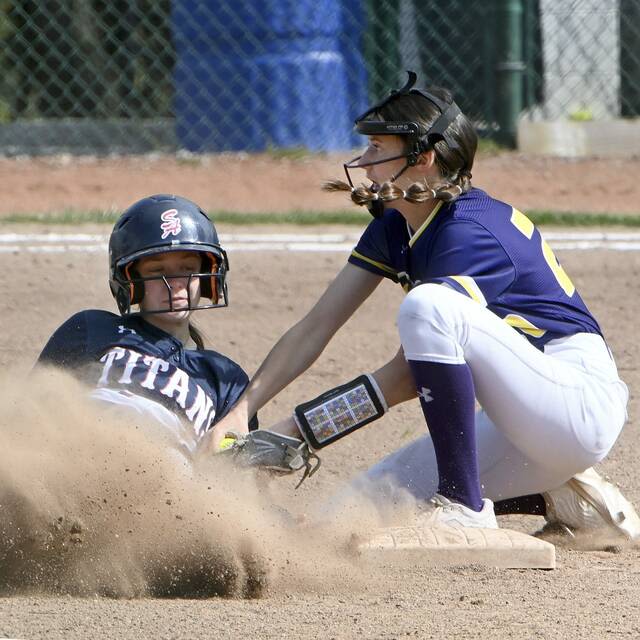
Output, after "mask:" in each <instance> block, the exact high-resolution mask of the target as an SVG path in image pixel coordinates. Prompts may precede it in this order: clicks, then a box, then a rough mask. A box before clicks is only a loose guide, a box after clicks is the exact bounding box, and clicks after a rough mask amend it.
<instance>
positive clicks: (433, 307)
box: [398, 284, 459, 327]
mask: <svg viewBox="0 0 640 640" xmlns="http://www.w3.org/2000/svg"><path fill="white" fill-rule="evenodd" d="M457 297H458V296H457V295H456V292H454V291H452V290H451V289H449V288H448V287H446V286H443V285H441V284H422V285H420V286H418V287H415V288H414V289H412V290H411V291H410V292H409V293H408V294H407V296H406V297H405V299H404V300H403V301H402V304H401V305H400V309H399V311H398V326H402V325H404V326H410V325H412V324H416V323H418V324H420V325H421V326H424V325H433V326H438V327H445V326H447V325H449V324H452V323H454V322H456V321H457V317H458V316H459V310H458V309H457V305H456V301H457Z"/></svg>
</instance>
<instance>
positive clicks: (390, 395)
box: [268, 348, 416, 438]
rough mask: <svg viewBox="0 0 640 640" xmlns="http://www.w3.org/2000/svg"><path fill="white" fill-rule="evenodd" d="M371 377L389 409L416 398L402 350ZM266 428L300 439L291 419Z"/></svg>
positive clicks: (413, 383)
mask: <svg viewBox="0 0 640 640" xmlns="http://www.w3.org/2000/svg"><path fill="white" fill-rule="evenodd" d="M371 375H372V376H373V377H374V378H375V381H376V382H377V383H378V387H379V388H380V391H381V392H382V395H383V396H384V398H385V400H386V403H387V406H388V407H389V408H391V407H393V406H395V405H397V404H401V403H402V402H406V401H407V400H412V399H413V398H415V397H416V387H415V382H414V380H413V376H412V375H411V369H410V368H409V365H408V364H407V361H406V360H405V357H404V352H403V350H402V348H400V349H399V350H398V352H397V353H396V355H395V356H394V357H393V358H392V359H391V360H389V362H387V363H386V364H385V365H383V366H382V367H380V368H379V369H377V370H376V371H374V372H373V373H372V374H371ZM268 428H269V430H270V431H276V432H278V433H283V434H285V435H288V436H294V437H296V438H300V437H301V436H300V432H299V431H298V427H297V426H296V423H295V420H294V419H293V417H289V418H285V419H284V420H281V421H280V422H278V423H276V424H275V425H273V426H270V427H268Z"/></svg>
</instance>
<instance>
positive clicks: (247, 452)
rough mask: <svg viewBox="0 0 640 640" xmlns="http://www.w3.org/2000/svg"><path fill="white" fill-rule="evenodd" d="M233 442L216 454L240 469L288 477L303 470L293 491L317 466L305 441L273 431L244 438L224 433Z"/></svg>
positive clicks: (261, 430)
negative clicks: (225, 457)
mask: <svg viewBox="0 0 640 640" xmlns="http://www.w3.org/2000/svg"><path fill="white" fill-rule="evenodd" d="M228 439H232V440H233V442H232V443H231V444H230V445H229V446H227V447H226V448H225V449H223V450H222V451H221V452H220V454H221V455H224V456H230V457H231V458H232V459H233V460H234V462H235V463H236V464H237V465H238V466H241V467H255V468H258V469H264V470H267V471H270V472H272V473H275V474H289V473H294V472H295V471H299V470H300V469H304V473H303V475H302V478H301V479H300V482H298V484H297V485H296V489H297V488H298V487H299V486H300V485H301V484H302V483H303V482H304V481H305V480H306V479H307V478H308V477H310V476H312V475H313V474H314V473H315V472H316V471H317V470H318V469H319V467H320V458H318V456H317V455H316V454H315V453H313V451H311V450H310V449H309V446H308V445H307V443H306V442H304V441H302V440H298V438H292V437H291V436H285V435H283V434H281V433H276V432H275V431H268V430H266V429H257V430H255V431H250V432H249V433H247V434H246V435H242V436H238V435H237V434H234V433H228V434H227V435H226V437H225V440H227V441H228Z"/></svg>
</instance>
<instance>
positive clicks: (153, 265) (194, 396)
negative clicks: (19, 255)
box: [38, 195, 248, 454]
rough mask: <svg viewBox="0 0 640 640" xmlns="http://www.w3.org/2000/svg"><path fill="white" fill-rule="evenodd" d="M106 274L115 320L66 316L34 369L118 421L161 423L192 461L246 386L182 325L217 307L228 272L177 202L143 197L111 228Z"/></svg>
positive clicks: (205, 223) (210, 232)
mask: <svg viewBox="0 0 640 640" xmlns="http://www.w3.org/2000/svg"><path fill="white" fill-rule="evenodd" d="M109 266H110V278H109V285H110V287H111V292H112V294H113V296H114V298H115V299H116V302H117V305H118V309H119V311H120V315H116V314H113V313H110V312H108V311H99V310H88V311H82V312H80V313H77V314H75V315H73V316H72V317H71V318H69V319H68V320H67V321H66V322H65V323H64V324H63V325H62V326H61V327H60V328H59V329H57V330H56V331H55V333H54V334H53V335H52V336H51V338H50V339H49V341H48V343H47V344H46V346H45V348H44V350H43V351H42V353H41V354H40V357H39V358H38V363H39V364H50V365H55V366H57V367H60V368H63V369H66V370H68V371H70V372H71V373H73V374H74V375H75V376H77V377H78V378H80V379H81V380H83V381H85V382H87V383H89V385H90V386H91V387H92V388H93V391H92V394H91V395H92V397H93V398H95V399H96V400H98V401H100V402H103V403H107V404H108V405H109V406H110V407H111V408H112V410H113V411H118V412H119V414H122V415H123V416H124V417H125V418H126V417H127V416H128V417H129V418H136V417H140V416H142V417H143V418H146V419H148V420H150V421H151V422H152V423H154V424H155V423H158V424H160V425H162V426H163V427H165V428H166V429H167V430H168V431H167V432H166V433H167V434H169V435H170V437H171V440H172V441H173V442H175V443H176V445H177V447H178V449H179V450H180V451H182V452H183V453H187V454H192V453H193V452H194V450H195V448H196V447H197V444H198V442H199V440H200V438H201V436H202V434H204V433H205V432H206V431H207V430H209V429H210V428H211V427H212V425H214V424H215V423H216V422H217V421H219V420H220V419H221V418H222V417H224V416H225V415H226V413H227V412H228V410H229V408H230V407H231V406H233V404H234V403H235V402H236V401H237V399H238V398H239V397H240V395H241V394H242V392H243V391H244V390H245V388H246V386H247V383H248V377H247V375H246V373H245V372H244V371H243V370H242V369H241V368H240V367H239V366H238V365H237V364H236V363H235V362H233V361H231V360H230V359H229V358H226V357H225V356H223V355H221V354H220V353H217V352H215V351H210V350H206V349H205V348H204V344H203V339H202V336H201V334H200V332H199V331H198V330H197V328H196V327H195V326H194V325H193V324H192V322H191V315H192V312H193V311H194V310H196V309H211V308H215V307H221V306H226V305H227V285H226V272H227V270H228V268H229V265H228V260H227V256H226V253H225V251H224V250H223V249H222V247H221V246H220V243H219V241H218V235H217V233H216V229H215V227H214V225H213V223H212V222H211V220H209V218H208V217H207V215H206V214H205V213H204V211H202V210H201V209H200V208H199V207H198V206H197V205H196V204H194V203H193V202H191V201H189V200H187V199H185V198H180V197H177V196H170V195H156V196H151V197H148V198H144V199H143V200H140V201H139V202H136V203H135V204H133V205H132V206H131V207H130V208H129V209H127V211H125V212H124V213H123V214H122V216H121V217H120V218H119V220H118V221H117V222H116V224H115V226H114V228H113V232H112V233H111V237H110V240H109ZM246 428H247V421H246V419H244V420H243V429H245V430H246Z"/></svg>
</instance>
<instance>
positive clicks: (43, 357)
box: [36, 312, 88, 369]
mask: <svg viewBox="0 0 640 640" xmlns="http://www.w3.org/2000/svg"><path fill="white" fill-rule="evenodd" d="M87 335H88V325H87V317H86V314H85V313H82V312H81V313H76V314H75V315H73V316H72V317H71V318H69V319H68V320H67V321H66V322H65V323H64V324H62V325H61V326H60V327H58V329H56V330H55V331H54V333H53V335H52V336H51V337H50V338H49V340H48V342H47V344H46V345H45V346H44V349H43V350H42V352H41V353H40V355H39V356H38V359H37V361H36V366H37V365H43V364H44V365H54V366H56V367H62V368H65V369H76V368H77V367H79V366H80V365H82V364H84V363H85V361H86V353H87Z"/></svg>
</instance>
